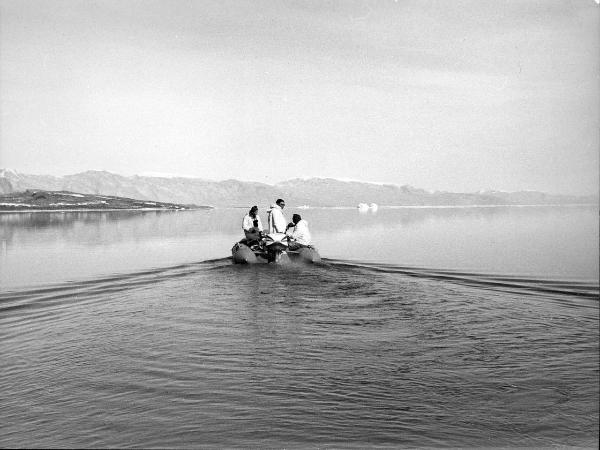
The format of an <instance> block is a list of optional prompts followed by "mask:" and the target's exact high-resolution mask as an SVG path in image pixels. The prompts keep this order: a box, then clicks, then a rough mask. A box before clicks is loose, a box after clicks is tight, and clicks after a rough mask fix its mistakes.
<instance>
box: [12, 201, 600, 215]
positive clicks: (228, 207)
mask: <svg viewBox="0 0 600 450" xmlns="http://www.w3.org/2000/svg"><path fill="white" fill-rule="evenodd" d="M583 206H585V207H590V206H596V207H598V204H596V203H563V204H561V203H546V204H526V205H503V204H498V205H398V206H394V205H389V206H388V205H379V209H469V208H542V207H554V208H556V207H559V208H576V207H583ZM244 208H245V207H242V206H239V207H236V206H233V207H232V206H226V207H223V208H220V207H215V206H206V207H200V208H177V209H175V208H173V209H167V208H102V209H100V208H64V209H14V210H10V209H0V214H10V213H18V214H21V213H38V212H40V213H41V212H44V213H52V212H54V213H69V212H114V211H142V212H150V211H169V212H173V211H175V212H177V211H209V210H213V209H244ZM289 209H298V207H293V206H292V207H290V208H289ZM303 209H309V210H310V209H349V210H352V209H356V210H357V211H358V208H357V207H356V206H311V207H309V208H303ZM364 212H371V211H364ZM371 213H373V212H371Z"/></svg>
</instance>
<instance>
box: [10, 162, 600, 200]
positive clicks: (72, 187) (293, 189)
mask: <svg viewBox="0 0 600 450" xmlns="http://www.w3.org/2000/svg"><path fill="white" fill-rule="evenodd" d="M26 189H44V190H53V191H61V190H64V191H70V192H80V193H83V194H100V195H114V196H119V197H128V198H136V199H140V200H154V201H160V202H171V203H184V204H190V203H193V204H196V205H212V206H244V207H246V206H249V205H254V204H258V205H262V206H263V207H264V206H267V205H268V204H270V203H273V202H274V201H275V200H276V199H277V198H284V199H285V200H286V201H287V204H288V205H289V206H298V205H310V206H356V205H358V204H359V203H377V204H379V205H397V206H401V205H492V204H493V205H498V204H505V205H514V204H517V205H518V204H558V203H561V204H576V203H598V197H597V196H569V195H550V194H544V193H542V192H533V191H523V192H501V191H485V192H478V193H452V192H430V191H426V190H424V189H418V188H414V187H411V186H396V185H392V184H375V183H363V182H358V181H341V180H336V179H332V178H310V179H300V178H297V179H293V180H288V181H284V182H281V183H277V184H275V185H269V184H265V183H258V182H248V181H237V180H225V181H209V180H203V179H200V178H183V177H157V176H139V175H134V176H123V175H118V174H115V173H111V172H106V171H96V170H90V171H87V172H82V173H77V174H74V175H66V176H62V177H57V176H52V175H28V174H22V173H18V172H16V171H14V170H10V169H0V193H11V192H18V191H24V190H26Z"/></svg>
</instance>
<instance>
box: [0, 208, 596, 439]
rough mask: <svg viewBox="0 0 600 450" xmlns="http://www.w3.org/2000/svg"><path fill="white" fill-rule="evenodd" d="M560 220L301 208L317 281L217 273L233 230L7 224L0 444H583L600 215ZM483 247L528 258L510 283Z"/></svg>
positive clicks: (227, 268)
mask: <svg viewBox="0 0 600 450" xmlns="http://www.w3.org/2000/svg"><path fill="white" fill-rule="evenodd" d="M569 211H570V213H569V214H567V213H566V212H565V210H559V211H558V212H551V211H547V210H544V211H541V210H536V211H533V212H532V211H524V210H519V211H504V212H501V211H498V210H495V211H493V212H492V213H491V214H492V215H487V214H488V213H487V212H483V213H481V212H477V211H475V212H473V211H468V212H464V213H461V212H456V211H455V212H453V213H452V214H451V213H447V212H439V213H438V212H434V213H427V212H419V211H417V212H416V213H415V216H416V219H414V220H413V221H412V222H411V221H410V220H405V221H404V222H403V221H402V219H403V218H404V219H406V217H409V216H410V214H408V215H407V212H406V211H384V212H383V213H380V212H378V214H377V215H376V216H358V215H355V216H351V215H350V214H356V212H355V211H352V212H350V211H342V212H333V213H331V214H337V215H336V216H334V218H333V219H332V220H331V221H330V222H329V224H330V225H331V224H332V223H340V224H341V225H340V226H339V227H338V229H337V231H334V230H332V227H331V226H328V227H327V226H325V225H323V223H324V222H319V220H321V219H322V218H323V217H328V216H326V212H323V211H321V212H319V211H312V210H308V211H303V215H305V216H308V217H310V216H312V219H313V220H312V222H311V223H312V228H313V233H314V234H315V237H316V238H317V240H318V243H319V248H320V250H321V253H322V254H323V256H325V257H326V259H325V261H324V263H323V264H322V265H315V266H296V265H292V266H271V265H260V266H234V265H232V264H231V262H230V260H228V259H227V258H223V257H222V256H226V255H227V253H228V251H229V248H230V247H231V244H232V239H231V236H232V235H235V234H236V233H237V230H236V229H237V227H238V226H239V224H236V225H235V226H234V227H232V228H229V227H230V226H229V225H228V222H227V220H228V219H229V217H230V216H231V217H234V216H235V217H236V218H237V216H238V215H239V211H233V212H231V211H230V212H224V213H223V212H214V211H213V212H211V213H209V214H212V216H209V219H206V218H205V216H200V215H197V213H192V214H193V215H187V216H176V215H174V214H171V215H164V214H154V213H153V214H150V215H139V214H137V215H125V216H120V217H112V218H111V219H106V218H105V219H101V220H98V217H99V216H86V215H84V216H74V217H69V216H68V215H67V216H59V218H58V219H56V218H55V217H54V216H53V215H50V216H47V217H44V216H35V219H34V220H37V221H39V222H38V223H37V224H36V225H35V227H32V225H31V222H28V219H27V217H26V216H19V218H15V217H12V216H13V215H11V218H7V216H5V218H4V219H2V217H0V221H3V222H0V223H2V224H3V225H4V227H3V233H4V235H3V240H4V241H3V242H4V244H3V245H4V250H3V251H4V253H3V255H2V259H1V261H2V263H3V266H2V269H1V270H2V273H3V277H2V278H1V279H2V280H3V283H4V284H3V287H2V291H1V292H0V352H1V354H2V365H1V366H0V395H1V398H0V418H1V420H2V426H1V428H0V446H2V447H78V446H81V447H177V448H181V447H198V446H202V445H204V446H213V447H254V448H256V447H317V446H318V447H323V446H334V447H364V446H377V445H382V446H413V447H414V446H475V447H483V446H527V447H548V446H563V445H574V446H583V447H596V446H597V444H598V399H599V378H598V377H599V371H598V367H599V360H598V323H599V321H598V311H599V310H598V280H597V270H596V272H595V273H596V275H595V276H593V275H592V272H591V271H590V270H589V267H587V265H586V263H585V262H586V261H588V263H589V264H594V262H593V259H594V256H595V257H596V262H595V264H597V251H598V250H597V239H598V236H597V218H598V217H597V211H594V210H592V211H591V212H590V211H589V210H569ZM120 214H123V213H120ZM178 214H179V213H178ZM419 214H422V216H420V217H419ZM573 215H575V216H577V217H572V216H573ZM177 217H182V218H177ZM592 219H593V221H592ZM236 220H237V219H236ZM536 220H537V222H536ZM586 220H587V221H586ZM19 221H22V222H19ZM532 222H535V223H532ZM469 223H470V224H472V227H471V228H470V236H471V237H472V239H466V238H464V239H462V241H464V242H469V241H470V240H472V241H474V242H475V243H474V245H472V246H468V245H466V246H465V245H463V246H462V247H461V248H458V247H457V246H454V245H452V244H451V243H450V242H448V243H446V244H445V246H446V248H445V250H444V251H443V252H441V253H443V256H441V257H440V258H441V261H442V262H441V263H440V264H434V262H435V261H436V260H435V259H434V256H435V255H434V254H433V253H432V254H431V255H430V256H428V253H427V251H426V250H422V249H421V245H420V244H421V243H422V242H424V241H430V242H433V243H434V247H435V248H436V251H440V249H441V247H442V246H443V245H444V244H443V241H444V238H443V237H442V236H439V233H442V232H443V231H442V230H446V231H445V233H446V234H445V236H446V239H447V240H448V241H450V240H451V239H454V241H456V239H459V235H460V234H461V232H462V231H461V230H464V229H465V227H467V228H468V224H469ZM477 223H479V224H480V226H477V225H476V224H477ZM526 223H527V224H529V226H525V224H526ZM502 224H504V225H502ZM511 224H512V225H511ZM514 225H519V227H518V229H514V230H513V231H510V230H509V228H510V227H511V226H514ZM202 227H204V228H202ZM326 228H329V230H325V229H326ZM534 229H537V233H536V234H530V233H531V231H532V230H534ZM167 230H170V232H168V231H167ZM315 230H316V231H317V232H315ZM321 230H322V231H321ZM485 230H488V231H490V230H492V231H493V233H492V232H489V233H488V240H489V242H490V243H489V245H490V246H491V247H492V248H496V249H498V248H500V247H501V245H500V244H498V243H496V244H494V242H493V239H496V242H497V241H502V242H503V243H504V246H505V247H506V246H507V243H508V242H513V243H517V242H526V241H527V239H525V237H526V236H530V238H529V240H531V241H534V242H531V243H530V244H529V245H528V247H526V248H525V249H524V250H520V251H517V250H516V249H513V250H514V251H513V259H514V260H515V262H514V264H513V265H512V266H510V267H509V265H508V264H507V261H509V258H508V257H504V256H502V257H501V258H500V261H498V258H488V257H487V256H486V255H488V254H490V250H489V248H487V247H486V248H485V249H480V250H479V251H478V250H477V249H478V247H480V245H476V244H477V243H481V242H484V241H485V236H484V235H485ZM523 230H525V231H523ZM585 230H588V231H585ZM594 231H595V232H596V234H595V236H594V235H593V232H594ZM390 233H391V234H390ZM556 233H559V234H560V236H562V237H561V238H560V239H558V238H557V236H558V235H557V234H556ZM349 234H350V235H349ZM428 235H429V238H427V236H428ZM209 236H213V238H210V239H209ZM385 236H388V237H389V236H395V239H394V240H393V241H392V242H395V241H396V240H397V241H399V242H397V243H396V244H392V246H393V245H396V248H397V249H400V248H401V249H402V250H403V251H402V252H396V253H395V256H394V253H392V252H390V251H389V248H387V249H383V247H382V246H381V244H380V243H379V242H380V240H381V239H382V238H383V237H385ZM436 236H437V237H436ZM531 236H538V240H539V241H542V242H538V241H535V239H532V238H531ZM203 237H204V238H206V239H203ZM357 237H358V239H357V240H358V242H360V244H357V246H355V247H354V248H355V249H356V248H358V249H360V248H367V244H366V243H365V240H368V239H370V242H371V247H376V246H379V247H380V248H382V252H381V254H382V255H383V256H382V257H381V259H380V260H378V261H377V260H375V259H376V258H372V257H368V256H369V255H365V254H364V253H363V254H360V255H353V254H350V253H351V252H352V247H351V246H348V245H346V246H345V248H346V250H342V249H341V245H340V244H337V245H333V244H332V242H334V243H348V242H349V241H348V239H350V238H352V239H356V238H357ZM403 238H405V239H408V238H410V239H412V241H413V242H416V243H418V244H419V245H416V244H415V246H414V247H411V244H407V243H405V242H402V239H403ZM509 238H510V239H509ZM546 239H548V240H546ZM551 239H554V240H555V244H554V247H553V248H551V249H548V244H549V242H550V240H551ZM557 239H558V240H557ZM462 241H461V242H462ZM586 242H587V243H588V245H587V246H586V245H585V243H586ZM221 245H225V249H223V248H218V247H219V246H221ZM594 245H595V247H594ZM173 247H175V249H173ZM213 248H214V249H215V250H214V251H213V250H212V249H213ZM527 248H529V249H530V250H527ZM585 248H588V251H587V253H585V250H583V249H585ZM35 249H37V259H36V258H34V257H33V255H35V254H36V253H35ZM411 249H412V253H410V252H411ZM544 249H546V250H544ZM568 249H571V250H568ZM573 249H575V250H576V251H573ZM76 250H77V251H80V252H81V253H77V254H74V255H73V256H72V257H73V258H74V260H75V262H74V263H72V262H68V261H65V262H62V261H61V258H66V259H68V258H69V255H70V254H72V253H73V252H75V251H76ZM325 250H327V251H325ZM330 250H331V251H330ZM421 250H422V251H421ZM217 252H220V257H214V256H213V255H214V253H217ZM336 252H337V253H336ZM344 252H345V253H344ZM419 252H420V253H419ZM504 252H505V253H506V254H508V253H509V252H510V250H509V249H506V248H505V249H504ZM539 252H543V253H544V252H545V253H544V254H543V255H537V254H536V255H534V254H535V253H539ZM561 252H562V256H561V257H562V261H563V263H562V264H556V261H549V262H546V261H545V259H544V256H547V255H548V254H559V253H561ZM582 252H583V253H584V254H582ZM461 253H462V254H463V258H462V259H460V258H458V257H457V255H460V254H461ZM576 253H577V254H576ZM116 255H119V256H120V257H115V256H116ZM178 255H179V256H178ZM198 255H201V256H200V257H199V256H198ZM452 255H454V258H455V259H456V263H455V264H454V265H451V264H449V263H446V261H452ZM519 255H521V257H520V258H519ZM113 257H114V258H113ZM28 258H29V259H28ZM394 258H395V260H394ZM428 258H430V259H428ZM39 260H42V261H44V262H46V264H41V263H39ZM523 260H525V261H526V262H527V264H525V263H524V262H523ZM48 261H54V266H55V267H47V266H48V264H47V262H48ZM106 261H112V262H113V263H112V265H111V266H107V265H106V264H107V262H106ZM419 261H420V262H422V263H423V264H415V262H419ZM428 261H429V263H427V262H428ZM473 261H478V263H477V264H476V266H477V267H478V268H479V269H480V270H477V271H472V270H466V269H468V268H469V267H470V265H471V264H473ZM7 262H8V263H15V264H22V267H21V268H23V267H26V268H29V270H30V272H29V274H25V275H20V276H19V277H17V276H16V275H14V274H16V273H17V271H16V270H15V269H14V267H13V268H7V266H6V263H7ZM128 265H129V267H128ZM56 266H58V268H60V267H62V271H61V270H58V268H57V267H56ZM525 266H527V268H528V269H527V270H523V269H522V267H525ZM578 267H579V268H578ZM465 268H466V269H465ZM596 269H597V266H596ZM20 270H21V269H20ZM86 273H87V274H88V276H87V277H86V276H85V274H86ZM32 274H33V275H37V278H36V277H35V276H32ZM53 274H55V275H56V276H55V277H54V278H52V277H53ZM13 275H14V276H13ZM15 277H16V278H17V279H18V281H12V280H14V279H15Z"/></svg>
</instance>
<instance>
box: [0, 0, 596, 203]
mask: <svg viewBox="0 0 600 450" xmlns="http://www.w3.org/2000/svg"><path fill="white" fill-rule="evenodd" d="M0 13H1V15H0V114H1V117H0V167H5V168H14V169H16V170H18V171H21V172H25V173H50V174H55V175H63V174H69V173H76V172H80V171H84V170H89V169H96V170H108V171H111V172H116V173H121V174H125V175H129V174H136V173H137V174H142V173H170V174H181V175H188V176H196V177H201V178H207V179H215V180H220V179H228V178H237V179H242V180H254V181H262V182H266V183H274V182H276V181H280V180H285V179H289V178H295V177H333V178H342V179H356V180H364V181H373V182H386V183H394V184H399V185H403V184H411V185H413V186H416V187H420V188H425V189H439V190H450V191H468V192H472V191H478V190H481V189H499V190H510V191H513V190H521V189H534V190H542V191H546V192H565V193H597V192H598V172H599V157H598V156H599V146H600V143H599V127H600V117H599V116H600V111H599V105H600V96H599V85H600V78H599V66H600V65H599V56H598V55H599V52H600V44H599V31H598V30H599V29H600V28H599V26H600V16H599V7H598V4H597V3H596V1H595V0H572V1H570V0H557V1H553V0H533V1H528V0H512V1H501V0H475V1H449V0H441V1H427V0H422V1H404V0H398V1H394V0H377V1H346V0H343V1H301V0H295V1H273V0H268V1H241V0H240V1H223V0H217V1H214V2H213V1H205V0H142V1H131V0H116V1H106V0H100V1H96V0H67V1H56V0H42V1H29V0H0Z"/></svg>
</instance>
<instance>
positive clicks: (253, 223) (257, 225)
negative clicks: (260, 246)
mask: <svg viewBox="0 0 600 450" xmlns="http://www.w3.org/2000/svg"><path fill="white" fill-rule="evenodd" d="M242 229H243V230H244V234H245V235H246V240H247V243H248V244H249V245H250V244H252V243H256V242H258V241H260V239H261V238H262V233H263V226H262V223H261V221H260V216H259V215H258V206H253V207H252V208H250V211H249V212H248V214H246V215H245V216H244V220H242Z"/></svg>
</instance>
